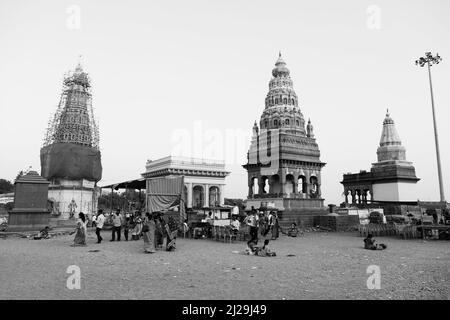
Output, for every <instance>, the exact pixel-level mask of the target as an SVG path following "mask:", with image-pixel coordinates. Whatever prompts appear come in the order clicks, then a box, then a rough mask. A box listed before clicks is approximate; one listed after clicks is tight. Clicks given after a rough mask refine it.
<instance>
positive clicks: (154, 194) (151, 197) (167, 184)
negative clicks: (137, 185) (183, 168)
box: [147, 176, 186, 222]
mask: <svg viewBox="0 0 450 320" xmlns="http://www.w3.org/2000/svg"><path fill="white" fill-rule="evenodd" d="M183 191H184V176H180V177H164V178H155V179H148V189H147V211H148V212H156V211H162V210H167V209H169V208H170V207H173V206H176V205H179V211H180V222H183V221H184V220H185V219H186V212H185V207H184V203H185V199H184V195H183V194H184V193H183Z"/></svg>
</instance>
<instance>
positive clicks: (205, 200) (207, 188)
mask: <svg viewBox="0 0 450 320" xmlns="http://www.w3.org/2000/svg"><path fill="white" fill-rule="evenodd" d="M203 188H204V189H205V199H204V204H203V206H204V207H209V184H205V185H203Z"/></svg>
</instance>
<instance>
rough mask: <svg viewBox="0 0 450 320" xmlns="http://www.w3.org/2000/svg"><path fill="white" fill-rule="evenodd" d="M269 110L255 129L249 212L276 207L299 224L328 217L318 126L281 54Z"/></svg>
mask: <svg viewBox="0 0 450 320" xmlns="http://www.w3.org/2000/svg"><path fill="white" fill-rule="evenodd" d="M272 76H273V77H272V79H271V80H270V82H269V92H268V93H267V96H266V99H265V108H264V111H263V113H262V115H261V119H260V121H259V126H258V124H257V123H256V122H255V124H254V126H253V136H252V140H251V143H250V149H249V151H248V155H247V158H248V162H247V163H246V164H245V165H243V167H244V168H245V169H246V170H247V172H248V198H247V200H246V209H247V210H248V209H250V208H251V207H254V208H256V209H257V208H260V207H264V206H265V205H266V204H268V203H270V204H271V205H273V206H274V208H276V209H278V210H280V211H283V217H284V218H285V219H286V218H287V217H288V216H289V215H291V216H292V217H293V216H295V220H298V219H304V220H305V223H306V224H308V221H306V220H309V221H310V222H312V217H313V216H315V215H318V214H323V213H324V204H323V202H324V199H323V198H322V194H321V184H322V181H321V169H322V168H323V167H324V166H325V163H324V162H322V161H320V150H319V146H318V144H317V142H316V139H315V136H314V131H313V126H312V124H311V121H309V120H308V123H307V125H306V129H305V119H304V117H303V114H302V112H301V110H300V107H299V100H298V96H297V94H296V93H295V91H294V88H293V82H292V80H291V77H290V71H289V69H288V68H287V67H286V63H285V62H284V60H283V58H282V57H281V53H280V54H279V57H278V60H277V61H276V63H275V68H274V69H273V70H272Z"/></svg>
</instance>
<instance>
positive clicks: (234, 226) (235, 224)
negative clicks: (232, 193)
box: [231, 216, 241, 231]
mask: <svg viewBox="0 0 450 320" xmlns="http://www.w3.org/2000/svg"><path fill="white" fill-rule="evenodd" d="M240 227H241V223H240V222H239V220H238V219H237V218H236V216H233V220H231V228H232V229H233V230H237V231H239V228H240Z"/></svg>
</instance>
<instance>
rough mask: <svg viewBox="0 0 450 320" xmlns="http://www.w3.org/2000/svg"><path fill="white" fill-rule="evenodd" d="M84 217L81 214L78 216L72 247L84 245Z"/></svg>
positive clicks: (85, 231) (85, 229) (85, 230)
mask: <svg viewBox="0 0 450 320" xmlns="http://www.w3.org/2000/svg"><path fill="white" fill-rule="evenodd" d="M86 233H87V227H86V216H85V215H84V213H83V212H80V213H79V214H78V221H77V228H76V230H75V239H73V244H72V247H76V246H85V245H86Z"/></svg>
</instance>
